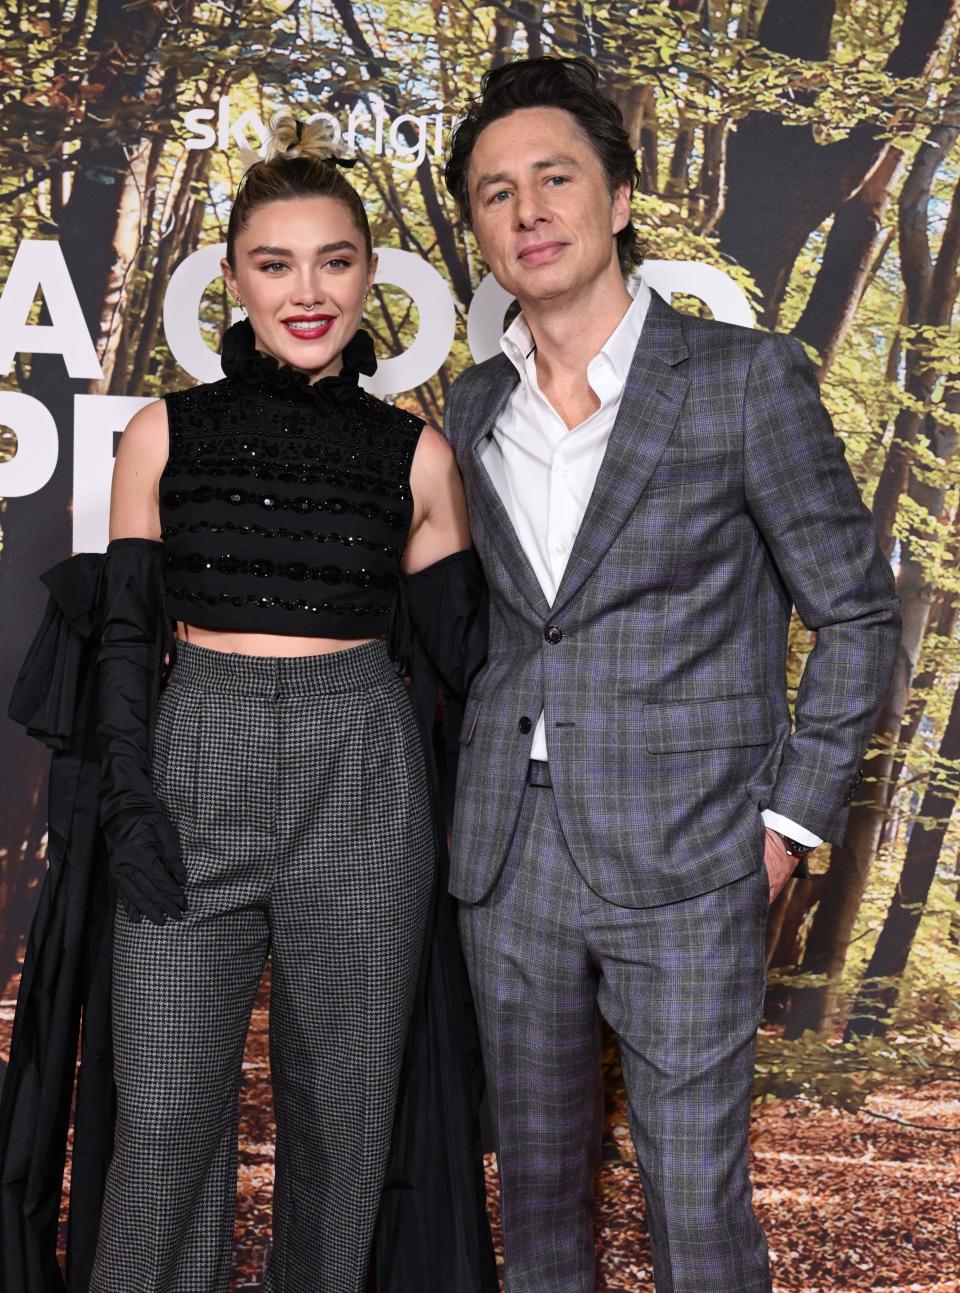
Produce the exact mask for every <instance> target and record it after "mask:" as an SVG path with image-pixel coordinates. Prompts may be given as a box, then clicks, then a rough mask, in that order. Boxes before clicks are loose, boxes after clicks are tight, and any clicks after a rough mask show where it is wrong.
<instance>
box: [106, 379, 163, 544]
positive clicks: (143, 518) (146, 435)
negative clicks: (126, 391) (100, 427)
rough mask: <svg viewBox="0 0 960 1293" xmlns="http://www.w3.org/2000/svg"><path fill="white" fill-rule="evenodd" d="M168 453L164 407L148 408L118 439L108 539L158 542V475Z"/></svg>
mask: <svg viewBox="0 0 960 1293" xmlns="http://www.w3.org/2000/svg"><path fill="white" fill-rule="evenodd" d="M168 453H169V434H168V431H167V406H166V405H165V404H164V402H163V400H155V401H154V403H153V404H148V405H147V406H146V407H145V408H142V409H141V410H140V412H139V413H135V414H134V416H133V417H132V418H131V419H130V421H129V422H128V423H127V427H126V430H125V431H124V433H123V435H122V436H121V437H120V447H119V448H118V449H117V457H116V461H115V462H114V465H113V484H112V486H111V489H110V538H111V539H159V538H160V475H161V473H162V472H163V469H164V467H165V466H166V462H167V455H168Z"/></svg>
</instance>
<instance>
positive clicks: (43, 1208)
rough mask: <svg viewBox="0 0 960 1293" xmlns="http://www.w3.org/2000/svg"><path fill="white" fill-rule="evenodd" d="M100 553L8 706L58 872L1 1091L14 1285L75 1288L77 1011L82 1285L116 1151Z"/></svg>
mask: <svg viewBox="0 0 960 1293" xmlns="http://www.w3.org/2000/svg"><path fill="white" fill-rule="evenodd" d="M102 560H103V559H102V557H99V556H96V555H87V554H82V555H80V556H77V557H72V558H71V559H69V560H68V561H64V562H61V563H60V564H59V565H57V566H54V567H53V569H52V570H49V571H47V573H46V574H45V575H44V576H43V581H44V583H45V584H46V585H47V587H48V589H49V591H50V599H49V603H48V605H47V610H46V613H45V615H44V618H43V622H42V624H41V626H40V629H39V631H38V633H37V636H36V638H35V639H34V642H33V645H32V646H31V648H30V651H29V652H28V654H27V657H26V659H25V661H24V664H23V667H22V669H21V671H20V674H19V676H18V678H17V681H16V683H15V685H14V690H13V694H12V697H11V701H10V710H9V712H10V717H11V718H13V719H14V720H15V721H17V722H19V723H22V724H23V725H24V726H25V727H26V729H27V731H28V732H30V733H31V734H32V735H33V736H35V737H37V738H38V739H39V740H41V741H43V742H45V743H46V744H47V745H49V746H50V747H51V750H52V752H53V753H52V757H51V763H50V776H49V788H48V821H49V837H48V847H47V858H48V869H47V873H46V875H45V877H44V879H43V883H42V885H41V889H40V896H39V901H38V904H37V911H36V915H35V917H34V920H33V925H32V927H31V930H30V936H29V940H28V943H27V950H26V957H25V959H24V965H23V972H22V975H21V980H20V994H19V997H18V999H17V1010H16V1015H15V1018H14V1026H13V1035H12V1038H11V1048H10V1062H9V1064H8V1066H7V1072H6V1078H5V1080H4V1086H3V1094H2V1097H0V1191H2V1193H0V1253H2V1259H0V1261H2V1265H0V1270H2V1274H3V1288H4V1290H5V1293H58V1291H59V1290H62V1289H63V1288H64V1287H65V1285H64V1280H63V1277H62V1275H61V1273H60V1269H59V1267H58V1265H57V1256H56V1254H57V1227H58V1223H59V1215H60V1192H61V1185H62V1181H63V1170H64V1163H65V1159H66V1142H67V1124H68V1121H69V1115H70V1102H71V1098H72V1095H73V1090H74V1078H75V1072H76V1057H77V1043H78V1038H79V1035H80V1025H81V1018H82V1019H83V1053H82V1056H81V1067H80V1075H79V1091H82V1092H83V1099H82V1100H79V1099H78V1103H77V1112H76V1126H75V1132H74V1137H75V1139H74V1154H73V1179H72V1198H73V1199H74V1200H76V1201H77V1205H76V1208H75V1209H72V1210H71V1218H70V1232H71V1247H70V1261H69V1263H68V1275H69V1286H70V1287H71V1288H82V1287H85V1284H86V1277H87V1276H88V1275H89V1268H90V1260H91V1259H92V1244H93V1243H94V1242H95V1241H96V1226H97V1223H98V1220H99V1202H98V1200H99V1195H100V1192H101V1191H102V1185H103V1172H104V1170H105V1164H106V1162H107V1161H108V1159H109V1155H110V1150H111V1146H112V1121H113V1082H112V1077H111V1071H110V994H109V986H110V985H109V965H110V955H111V940H112V925H111V923H110V921H109V920H108V919H107V916H108V912H109V907H110V897H109V894H108V886H107V881H106V866H105V859H104V857H103V855H102V845H101V840H100V832H99V823H98V790H99V779H100V760H99V752H98V750H97V748H96V737H95V731H94V722H93V718H94V706H95V697H96V677H95V673H96V671H95V657H96V649H97V636H96V611H97V601H98V595H99V585H100V573H101V567H102ZM91 1187H92V1188H93V1193H92V1195H91V1193H90V1190H91ZM74 1212H76V1215H73V1214H74Z"/></svg>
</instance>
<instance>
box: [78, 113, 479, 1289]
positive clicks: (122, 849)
mask: <svg viewBox="0 0 960 1293" xmlns="http://www.w3.org/2000/svg"><path fill="white" fill-rule="evenodd" d="M273 126H274V129H273V136H272V139H271V141H270V145H269V148H268V151H267V157H266V159H265V160H263V161H259V162H257V163H255V164H254V165H253V166H252V167H251V168H250V169H249V170H248V171H247V173H246V175H245V176H244V179H243V181H242V183H241V187H240V191H239V193H238V196H237V199H236V202H235V204H234V207H233V210H232V212H231V216H230V223H229V229H228V236H227V255H226V259H225V260H224V261H223V262H222V268H223V273H224V277H225V279H226V281H227V284H228V286H229V288H230V290H231V292H232V293H233V294H234V295H235V296H236V297H237V299H238V300H239V301H240V303H241V304H242V306H243V307H244V309H245V310H246V312H247V315H248V319H247V320H245V321H244V322H242V323H240V324H237V325H235V326H234V327H233V328H231V329H230V331H229V332H228V334H227V337H226V341H225V345H224V352H223V367H224V372H225V374H226V376H225V378H224V380H223V381H221V382H216V383H213V384H211V385H207V386H201V387H198V388H195V389H192V390H187V391H181V392H179V393H177V394H174V395H169V396H167V397H166V399H164V400H160V401H157V402H156V403H154V404H151V405H149V406H148V407H146V408H145V409H143V410H142V411H141V412H140V413H138V414H137V416H136V417H134V418H133V420H132V421H131V422H130V424H129V426H128V427H127V429H126V431H125V432H124V435H123V438H122V441H121V444H120V448H119V451H118V454H117V461H116V467H115V472H114V478H113V490H112V496H111V513H110V534H111V543H110V546H109V548H108V554H107V562H106V569H105V581H106V599H107V600H106V619H105V622H104V625H103V629H102V634H101V650H100V659H99V675H100V698H101V704H100V716H99V733H100V738H101V744H102V749H103V752H104V758H103V790H102V797H101V819H102V823H103V829H104V833H105V835H106V839H107V844H108V849H109V856H110V868H111V873H112V875H113V878H114V881H115V884H116V888H117V892H118V895H119V899H120V901H119V903H118V907H117V913H116V923H115V930H114V939H115V946H114V959H113V1030H114V1073H115V1079H116V1087H117V1100H118V1103H117V1115H116V1128H115V1142H114V1153H113V1159H112V1162H111V1165H110V1170H109V1175H108V1179H107V1186H106V1194H105V1200H104V1207H103V1213H102V1217H101V1222H100V1232H99V1240H98V1245H97V1256H96V1262H95V1265H94V1271H93V1277H92V1282H91V1289H92V1290H93V1291H94V1293H132V1291H133V1290H134V1289H137V1290H141V1289H142V1290H147V1289H149V1290H157V1291H159V1290H163V1291H164V1293H180V1291H183V1293H186V1290H204V1293H208V1291H209V1293H214V1291H215V1290H225V1289H226V1288H227V1282H228V1273H229V1267H230V1255H231V1247H232V1237H233V1220H234V1196H235V1185H236V1140H237V1091H238V1086H239V1082H240V1069H241V1060H242V1055H243V1046H244V1038H245V1034H246V1031H247V1026H248V1022H249V1018H250V1012H251V1008H252V1005H253V1001H254V996H255V993H256V990H257V985H258V983H259V980H260V976H261V972H262V969H263V966H264V963H265V960H266V957H267V955H268V953H269V955H270V957H271V967H272V997H271V1018H270V1051H271V1071H272V1079H273V1088H274V1101H275V1108H276V1121H277V1137H276V1177H275V1189H274V1222H273V1243H272V1254H271V1259H270V1262H269V1268H268V1271H267V1274H266V1276H265V1283H264V1288H265V1289H266V1290H272V1291H273V1293H318V1291H320V1290H322V1291H323V1293H354V1291H356V1293H359V1291H360V1290H362V1289H363V1288H364V1286H365V1282H366V1280H367V1267H368V1260H369V1253H370V1248H371V1242H372V1237H373V1234H374V1228H375V1224H376V1222H377V1216H378V1210H379V1209H380V1206H381V1193H382V1189H383V1186H384V1182H385V1176H386V1173H387V1165H388V1155H389V1151H390V1143H391V1132H392V1128H393V1126H394V1118H395V1106H396V1100H397V1091H398V1083H399V1081H400V1076H401V1067H402V1061H403V1058H404V1053H405V1046H406V1044H407V1033H408V1024H409V1020H410V1015H411V1009H412V1004H413V1000H414V995H415V991H416V988H417V983H418V975H419V976H420V979H421V981H422V974H421V966H422V962H421V956H422V951H423V946H424V938H425V931H426V930H427V927H428V920H429V919H430V913H431V903H432V899H433V896H434V892H435V885H436V881H437V859H436V840H435V833H434V828H433V823H432V820H431V811H430V804H429V798H428V785H427V777H426V771H425V766H424V755H423V749H422V746H421V741H420V737H419V735H418V732H417V728H416V725H415V722H414V717H413V712H412V709H411V705H410V701H409V699H408V696H407V693H406V691H405V689H404V686H403V683H402V681H401V680H400V678H399V676H398V673H397V670H396V668H395V666H394V664H393V663H392V662H391V659H390V657H389V654H388V650H387V644H386V639H387V637H388V634H389V630H390V625H391V617H392V616H394V614H395V608H396V603H397V595H398V587H399V583H400V580H401V577H402V576H415V575H417V573H418V572H426V573H427V575H428V577H429V576H430V572H431V570H439V571H441V572H447V571H449V570H450V569H451V568H454V567H455V566H456V564H457V562H458V561H459V560H460V558H461V557H463V556H465V554H466V550H467V549H468V548H469V532H468V527H467V522H466V515H465V507H464V500H463V495H462V490H461V486H460V482H459V478H458V475H457V471H456V467H455V464H454V460H453V456H452V453H451V451H450V450H449V448H448V446H447V444H446V442H445V441H444V439H443V438H442V436H441V435H440V434H439V433H438V432H436V431H435V430H433V429H431V428H429V427H425V426H423V425H422V423H421V422H420V420H419V419H417V418H415V417H413V416H412V415H410V414H408V413H406V412H403V411H401V410H399V409H395V408H393V407H391V406H389V405H387V404H384V403H382V402H381V401H379V400H376V399H374V398H372V397H371V396H369V395H367V394H366V393H364V391H363V390H362V389H360V387H359V385H358V376H359V373H360V372H370V371H372V370H373V368H374V367H375V360H374V359H373V355H372V345H371V343H370V341H369V338H368V337H367V336H366V334H364V333H363V332H359V331H358V325H359V323H360V320H361V316H362V312H363V304H364V299H365V297H366V295H367V293H368V292H369V290H370V287H371V284H372V282H373V278H374V273H375V268H376V258H375V256H374V255H373V252H372V246H371V238H370V230H369V225H368V223H367V219H366V215H365V212H364V209H363V205H362V203H361V201H360V198H359V196H358V195H357V193H356V192H355V190H354V189H353V188H352V187H351V186H350V185H349V184H348V183H347V181H346V180H345V179H344V177H343V175H342V173H341V171H340V170H339V169H338V166H337V164H336V159H335V157H334V155H333V153H332V151H331V149H330V147H329V144H328V142H327V139H326V136H325V133H324V128H323V127H322V126H320V125H307V126H306V127H304V126H303V125H302V124H301V123H298V122H295V121H294V120H293V119H292V118H290V117H285V116H283V115H280V116H278V117H277V118H276V119H275V120H274V123H273ZM457 554H459V556H458V555H457ZM437 563H441V565H439V566H438V565H437ZM158 579H162V590H163V602H164V607H165V612H166V616H167V617H168V618H169V619H170V620H173V621H175V622H176V642H175V644H174V647H175V649H174V651H173V653H172V654H173V659H172V664H171V675H170V679H169V682H168V684H167V686H166V687H165V689H164V690H163V691H162V693H161V696H160V700H159V705H158V707H157V713H156V723H155V731H153V730H152V728H153V713H152V698H151V694H150V689H151V676H150V668H149V660H150V652H151V649H152V647H153V646H154V644H155V642H156V626H155V624H154V623H153V622H152V621H151V595H152V590H154V589H155V588H156V581H157V580H158ZM144 917H145V919H144ZM447 1242H450V1240H449V1237H448V1239H447ZM480 1284H481V1279H480V1275H479V1272H478V1273H477V1278H476V1287H478V1288H479V1287H480ZM472 1287H474V1285H473V1284H472V1283H471V1288H472Z"/></svg>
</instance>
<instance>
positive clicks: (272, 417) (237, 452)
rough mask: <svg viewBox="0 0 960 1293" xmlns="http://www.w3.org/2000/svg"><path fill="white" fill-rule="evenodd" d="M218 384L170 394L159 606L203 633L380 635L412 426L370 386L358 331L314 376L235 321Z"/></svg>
mask: <svg viewBox="0 0 960 1293" xmlns="http://www.w3.org/2000/svg"><path fill="white" fill-rule="evenodd" d="M222 361H223V371H224V373H225V374H226V376H225V377H224V379H223V380H222V381H219V382H212V383H210V384H208V385H204V386H197V387H194V388H193V389H192V390H186V391H178V392H177V393H175V394H173V395H168V396H167V397H166V405H167V419H168V424H169V429H170V453H169V457H168V459H167V464H166V466H165V468H164V470H163V474H162V476H161V477H160V526H161V538H162V541H163V566H164V585H165V606H166V610H167V614H168V615H170V616H171V618H174V619H178V620H183V621H185V622H186V623H188V624H196V625H198V626H200V627H202V628H214V629H233V630H234V631H237V632H260V633H289V634H298V635H300V634H303V635H309V636H315V637H331V638H365V637H385V636H386V635H387V633H388V631H389V625H390V613H391V610H392V609H393V605H394V600H395V598H396V594H397V585H398V582H399V578H400V559H401V557H402V555H403V548H404V544H405V542H406V537H407V532H408V530H409V528H410V520H411V517H412V515H413V499H412V496H411V493H410V465H411V463H412V461H413V454H414V450H415V449H416V445H417V440H418V438H419V435H420V431H421V429H422V427H423V422H422V421H421V420H420V419H419V418H417V417H414V416H413V414H411V413H406V412H404V411H403V410H401V409H396V408H393V407H392V406H391V405H389V404H385V403H384V402H383V401H382V400H378V399H375V398H374V397H373V396H372V395H368V394H367V393H366V392H365V391H364V390H363V389H362V387H361V386H360V385H359V384H358V379H359V375H360V373H361V372H364V373H371V372H373V371H375V369H376V359H375V358H374V355H373V343H372V342H371V341H370V338H369V337H368V336H367V334H366V333H365V332H358V333H357V334H356V336H355V337H354V338H353V339H352V340H351V341H350V343H349V344H348V345H347V347H346V348H345V349H344V352H343V370H342V372H341V373H339V374H338V375H337V376H335V377H324V378H321V379H320V380H319V381H317V382H314V383H313V384H312V385H311V384H310V383H309V382H308V381H307V379H306V378H305V377H304V376H303V375H302V374H301V373H298V372H297V371H296V370H295V369H292V368H288V367H286V366H284V365H281V364H278V363H277V361H276V360H275V359H272V358H269V357H267V356H265V355H262V354H260V353H259V351H257V349H256V347H255V345H254V334H253V328H252V327H251V326H250V324H249V322H247V320H244V321H243V322H242V323H237V324H234V326H233V327H232V328H230V329H229V331H228V332H227V334H226V336H225V337H224V345H223V354H222Z"/></svg>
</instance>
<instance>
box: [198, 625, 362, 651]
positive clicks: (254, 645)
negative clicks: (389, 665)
mask: <svg viewBox="0 0 960 1293" xmlns="http://www.w3.org/2000/svg"><path fill="white" fill-rule="evenodd" d="M177 637H178V638H182V639H183V640H184V641H185V642H192V643H193V644H194V646H202V647H209V648H210V649H211V650H213V651H227V652H230V653H231V654H234V655H259V656H271V655H275V656H294V655H330V654H332V653H333V652H334V651H346V650H347V649H348V648H350V647H358V646H363V645H364V643H366V642H375V641H376V639H375V638H311V637H297V636H289V637H288V636H287V635H285V634H283V633H235V632H233V631H232V630H230V629H202V628H199V627H198V626H197V625H195V624H184V622H183V621H182V620H178V621H177Z"/></svg>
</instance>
